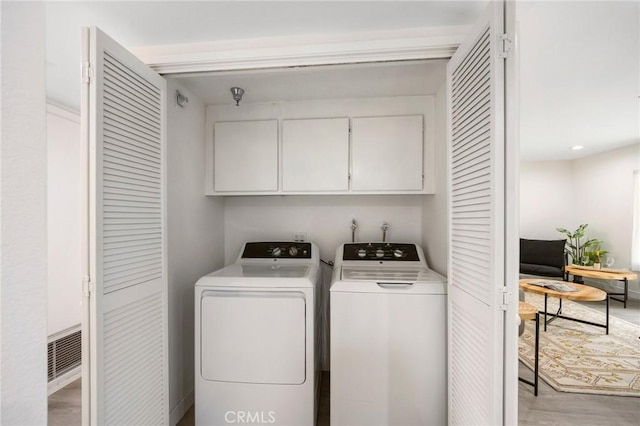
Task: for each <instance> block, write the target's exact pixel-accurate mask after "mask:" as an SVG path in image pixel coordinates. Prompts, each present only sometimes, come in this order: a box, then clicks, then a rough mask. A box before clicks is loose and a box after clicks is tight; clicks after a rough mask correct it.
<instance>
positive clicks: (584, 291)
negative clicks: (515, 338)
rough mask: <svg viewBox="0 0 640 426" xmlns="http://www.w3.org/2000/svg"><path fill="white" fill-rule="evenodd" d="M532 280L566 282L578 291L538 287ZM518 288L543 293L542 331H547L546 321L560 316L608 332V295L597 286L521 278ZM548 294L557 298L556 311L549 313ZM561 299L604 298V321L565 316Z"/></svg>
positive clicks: (583, 299) (598, 299)
mask: <svg viewBox="0 0 640 426" xmlns="http://www.w3.org/2000/svg"><path fill="white" fill-rule="evenodd" d="M532 281H557V282H558V283H562V284H567V285H569V286H571V287H573V288H575V289H577V290H578V291H574V292H566V293H563V292H559V291H555V290H551V289H549V288H545V287H540V286H537V285H534V284H531V282H532ZM520 288H521V289H523V290H524V291H528V292H530V293H536V294H544V312H543V313H544V331H547V324H548V323H550V322H551V321H553V320H554V319H556V318H562V319H566V320H569V321H576V322H579V323H582V324H589V325H593V326H596V327H602V328H604V329H605V330H606V333H607V334H609V296H608V295H607V292H606V291H603V290H600V289H599V288H595V287H590V286H588V285H584V284H576V283H570V282H567V281H559V280H548V279H545V280H539V279H530V278H527V279H521V280H520ZM549 296H551V297H557V298H558V299H559V307H558V312H556V313H555V314H551V313H548V312H547V299H548V297H549ZM562 299H567V300H575V301H582V302H598V301H600V300H606V306H607V308H606V323H605V324H599V323H596V322H591V321H586V320H583V319H579V318H572V317H567V316H564V315H562ZM547 316H550V317H552V318H551V319H550V320H548V321H547Z"/></svg>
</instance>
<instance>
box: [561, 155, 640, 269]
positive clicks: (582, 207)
mask: <svg viewBox="0 0 640 426" xmlns="http://www.w3.org/2000/svg"><path fill="white" fill-rule="evenodd" d="M639 169H640V145H637V144H636V145H631V146H628V147H626V148H620V149H616V150H614V151H609V152H604V153H602V154H598V155H593V156H590V157H585V158H581V159H579V160H574V161H573V179H574V193H575V198H574V202H573V204H572V205H573V211H574V215H575V219H576V222H579V223H588V224H589V228H588V231H589V233H588V235H589V237H591V238H598V239H601V240H603V241H604V243H603V248H604V249H605V250H609V251H610V252H611V254H612V255H613V257H614V258H615V265H614V266H618V267H621V268H629V267H630V266H631V232H632V226H633V171H634V170H639Z"/></svg>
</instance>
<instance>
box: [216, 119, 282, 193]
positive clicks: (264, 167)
mask: <svg viewBox="0 0 640 426" xmlns="http://www.w3.org/2000/svg"><path fill="white" fill-rule="evenodd" d="M214 140H215V143H214V156H215V161H214V167H215V172H214V175H215V180H214V188H215V190H216V191H247V192H254V191H256V192H257V191H277V190H278V121H277V120H264V121H229V122H218V123H216V124H215V129H214Z"/></svg>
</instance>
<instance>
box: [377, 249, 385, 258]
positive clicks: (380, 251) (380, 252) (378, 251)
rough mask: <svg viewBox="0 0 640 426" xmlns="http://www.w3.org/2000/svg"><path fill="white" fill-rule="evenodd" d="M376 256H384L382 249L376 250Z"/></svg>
mask: <svg viewBox="0 0 640 426" xmlns="http://www.w3.org/2000/svg"><path fill="white" fill-rule="evenodd" d="M376 257H384V250H382V249H378V250H376Z"/></svg>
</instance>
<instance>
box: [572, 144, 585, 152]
mask: <svg viewBox="0 0 640 426" xmlns="http://www.w3.org/2000/svg"><path fill="white" fill-rule="evenodd" d="M582 148H584V146H582V145H575V146H572V147H571V150H572V151H580V150H581V149H582Z"/></svg>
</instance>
